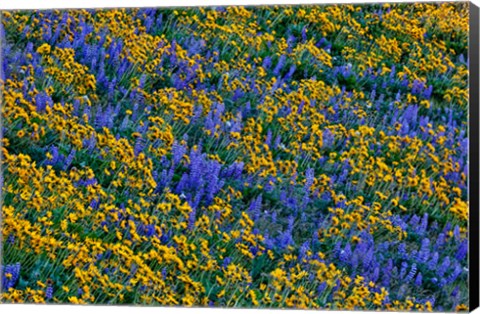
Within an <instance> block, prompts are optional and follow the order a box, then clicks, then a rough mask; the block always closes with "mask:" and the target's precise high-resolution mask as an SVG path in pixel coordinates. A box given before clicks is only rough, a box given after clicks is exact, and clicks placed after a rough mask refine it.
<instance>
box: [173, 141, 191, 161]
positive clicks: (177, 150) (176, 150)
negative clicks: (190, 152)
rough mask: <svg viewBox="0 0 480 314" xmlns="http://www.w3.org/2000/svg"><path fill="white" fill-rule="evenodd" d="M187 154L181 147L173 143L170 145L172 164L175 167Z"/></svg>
mask: <svg viewBox="0 0 480 314" xmlns="http://www.w3.org/2000/svg"><path fill="white" fill-rule="evenodd" d="M186 153H187V148H186V147H185V146H183V145H180V144H178V143H177V142H174V143H173V145H172V154H173V164H174V165H177V164H178V163H179V162H180V161H181V160H182V158H183V156H184V155H185V154H186Z"/></svg>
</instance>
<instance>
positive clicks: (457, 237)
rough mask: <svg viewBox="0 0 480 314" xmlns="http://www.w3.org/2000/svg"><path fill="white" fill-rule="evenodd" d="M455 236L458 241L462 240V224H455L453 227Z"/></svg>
mask: <svg viewBox="0 0 480 314" xmlns="http://www.w3.org/2000/svg"><path fill="white" fill-rule="evenodd" d="M453 236H454V237H455V240H456V241H459V240H460V226H458V225H456V226H455V228H454V229H453Z"/></svg>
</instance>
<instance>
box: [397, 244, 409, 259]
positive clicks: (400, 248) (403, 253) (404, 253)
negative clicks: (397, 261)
mask: <svg viewBox="0 0 480 314" xmlns="http://www.w3.org/2000/svg"><path fill="white" fill-rule="evenodd" d="M398 253H400V256H401V257H402V258H405V257H406V256H407V246H406V245H405V243H403V242H402V243H400V245H399V246H398Z"/></svg>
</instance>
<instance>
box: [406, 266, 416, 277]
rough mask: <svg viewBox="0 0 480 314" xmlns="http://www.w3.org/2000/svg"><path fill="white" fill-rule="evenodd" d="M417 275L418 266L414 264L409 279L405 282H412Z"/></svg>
mask: <svg viewBox="0 0 480 314" xmlns="http://www.w3.org/2000/svg"><path fill="white" fill-rule="evenodd" d="M416 273H417V264H416V263H413V264H412V267H411V268H410V272H409V273H408V275H407V277H406V278H405V281H411V280H412V279H413V278H414V277H415V274H416Z"/></svg>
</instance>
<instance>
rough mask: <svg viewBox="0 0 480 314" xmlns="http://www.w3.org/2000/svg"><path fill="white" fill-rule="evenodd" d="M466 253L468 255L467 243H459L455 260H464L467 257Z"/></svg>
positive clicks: (464, 241)
mask: <svg viewBox="0 0 480 314" xmlns="http://www.w3.org/2000/svg"><path fill="white" fill-rule="evenodd" d="M467 253H468V241H467V240H463V241H462V243H460V245H459V247H458V250H457V252H456V254H455V258H456V259H457V260H458V261H463V260H464V259H465V257H467Z"/></svg>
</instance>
